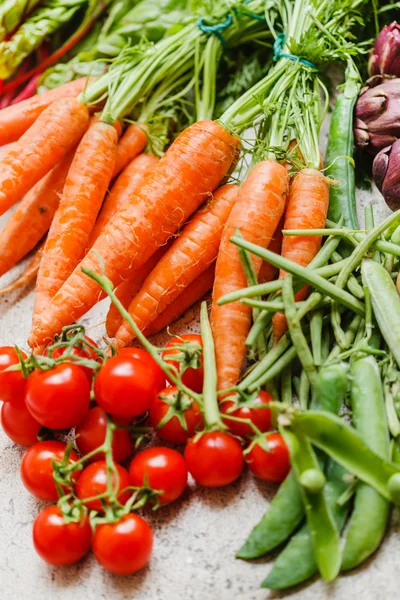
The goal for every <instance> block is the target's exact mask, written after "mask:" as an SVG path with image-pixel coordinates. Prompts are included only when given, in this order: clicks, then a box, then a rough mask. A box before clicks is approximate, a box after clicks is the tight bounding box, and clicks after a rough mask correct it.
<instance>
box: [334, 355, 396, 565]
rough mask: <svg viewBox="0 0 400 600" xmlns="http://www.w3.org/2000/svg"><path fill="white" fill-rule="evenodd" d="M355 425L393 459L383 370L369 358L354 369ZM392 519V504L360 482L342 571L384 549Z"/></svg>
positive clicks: (382, 453) (369, 442) (371, 445)
mask: <svg viewBox="0 0 400 600" xmlns="http://www.w3.org/2000/svg"><path fill="white" fill-rule="evenodd" d="M350 374H351V381H352V386H351V407H352V411H353V423H354V427H355V428H356V430H357V431H358V432H359V433H360V436H361V438H362V439H363V440H364V442H365V443H366V444H367V445H368V446H369V448H371V450H373V451H374V452H376V453H377V454H378V455H380V456H382V458H385V459H389V431H388V426H387V422H386V415H385V404H384V397H383V390H382V383H381V376H380V372H379V367H378V365H377V362H376V360H375V358H373V357H372V356H367V357H364V358H361V359H359V360H357V361H355V362H354V363H353V364H352V367H351V372H350ZM388 517H389V502H388V501H387V500H386V498H383V497H382V496H381V495H380V494H379V493H378V492H377V491H376V490H375V489H374V488H372V487H370V486H369V485H367V484H365V483H363V482H359V483H358V485H357V490H356V494H355V501H354V509H353V513H352V516H351V519H350V523H349V526H348V529H347V533H346V540H345V545H344V549H343V561H342V567H341V568H342V569H344V570H348V569H353V568H354V567H356V566H357V565H359V564H361V563H362V562H363V561H364V560H365V559H366V558H368V556H370V555H371V554H372V553H373V552H375V550H376V549H377V548H378V546H379V545H380V543H381V541H382V538H383V536H384V534H385V530H386V526H387V521H388Z"/></svg>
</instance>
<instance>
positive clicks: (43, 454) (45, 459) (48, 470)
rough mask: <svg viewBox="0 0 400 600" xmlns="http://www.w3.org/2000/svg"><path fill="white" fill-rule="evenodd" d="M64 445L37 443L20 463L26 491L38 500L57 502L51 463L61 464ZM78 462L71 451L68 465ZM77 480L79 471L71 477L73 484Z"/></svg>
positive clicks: (59, 443)
mask: <svg viewBox="0 0 400 600" xmlns="http://www.w3.org/2000/svg"><path fill="white" fill-rule="evenodd" d="M66 447H67V446H66V445H65V444H62V443H61V442H53V441H48V442H37V443H36V444H34V445H33V446H31V447H30V448H28V450H27V451H26V452H25V454H24V456H23V458H22V462H21V479H22V483H23V484H24V486H25V487H26V489H27V490H28V491H29V492H30V493H31V494H32V495H33V496H36V498H39V500H47V501H49V502H50V501H51V502H55V501H56V500H58V493H57V488H56V484H55V483H54V479H53V462H54V461H56V462H61V461H62V459H63V458H64V454H65V450H66ZM77 460H78V455H77V454H76V452H74V451H73V450H72V452H71V454H70V457H69V463H70V464H72V463H74V462H76V461H77ZM78 478H79V471H75V473H74V475H73V480H74V482H76V481H77V479H78Z"/></svg>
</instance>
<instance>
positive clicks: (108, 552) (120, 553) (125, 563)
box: [92, 513, 153, 575]
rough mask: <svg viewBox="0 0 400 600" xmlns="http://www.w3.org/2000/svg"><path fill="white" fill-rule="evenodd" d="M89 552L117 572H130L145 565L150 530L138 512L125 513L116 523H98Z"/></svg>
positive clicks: (149, 545) (134, 571) (109, 568)
mask: <svg viewBox="0 0 400 600" xmlns="http://www.w3.org/2000/svg"><path fill="white" fill-rule="evenodd" d="M92 548H93V552H94V555H95V557H96V558H97V560H98V561H99V563H100V564H101V565H102V566H103V567H104V568H105V569H107V571H111V573H117V574H119V575H130V574H132V573H136V571H139V570H140V569H143V567H145V566H146V565H147V564H148V562H149V560H150V556H151V551H152V548H153V532H152V529H151V527H150V525H149V524H148V523H146V521H145V520H144V519H142V517H139V515H136V514H134V513H129V514H128V515H125V516H124V517H122V519H120V521H117V522H116V523H105V524H104V525H98V526H97V527H96V531H95V532H94V536H93V544H92Z"/></svg>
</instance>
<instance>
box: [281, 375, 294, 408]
mask: <svg viewBox="0 0 400 600" xmlns="http://www.w3.org/2000/svg"><path fill="white" fill-rule="evenodd" d="M281 402H283V403H285V404H292V402H293V393H292V365H289V366H288V367H286V368H285V369H283V371H282V374H281Z"/></svg>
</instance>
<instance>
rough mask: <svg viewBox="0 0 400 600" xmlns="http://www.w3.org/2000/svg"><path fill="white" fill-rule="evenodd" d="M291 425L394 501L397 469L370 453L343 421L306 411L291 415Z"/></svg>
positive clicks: (321, 413)
mask: <svg viewBox="0 0 400 600" xmlns="http://www.w3.org/2000/svg"><path fill="white" fill-rule="evenodd" d="M285 422H286V417H285ZM293 424H294V426H295V429H296V432H297V431H300V432H301V433H303V434H304V435H305V436H307V438H308V439H309V440H310V441H311V443H312V444H315V445H316V446H317V447H318V448H320V449H321V450H323V451H324V452H325V453H326V454H328V455H329V456H330V457H331V458H333V460H335V461H336V462H338V463H339V464H341V465H342V466H343V467H344V468H345V469H347V470H348V471H349V472H350V473H353V474H354V475H355V476H356V477H358V478H359V479H360V480H361V481H364V482H365V483H368V484H369V485H371V486H372V487H373V488H375V489H376V490H377V491H378V492H379V493H380V494H381V495H382V496H384V497H385V498H386V499H387V500H389V501H395V500H397V499H398V489H396V486H397V483H398V479H400V467H399V466H398V465H395V464H393V463H392V462H390V461H389V460H387V459H384V458H382V457H381V456H379V455H378V454H376V452H374V451H373V450H371V449H370V448H369V446H367V444H366V443H365V442H364V441H363V439H362V438H361V436H360V434H359V433H358V432H357V431H356V430H355V429H354V428H353V427H350V425H348V424H347V423H345V422H344V421H343V419H340V418H339V417H336V416H335V415H332V414H329V413H325V412H318V411H312V410H310V411H308V412H306V413H298V414H296V415H294V416H293V419H292V425H293ZM392 478H393V479H392ZM395 484H396V485H395ZM389 488H390V491H389ZM395 495H396V497H394V496H395Z"/></svg>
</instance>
